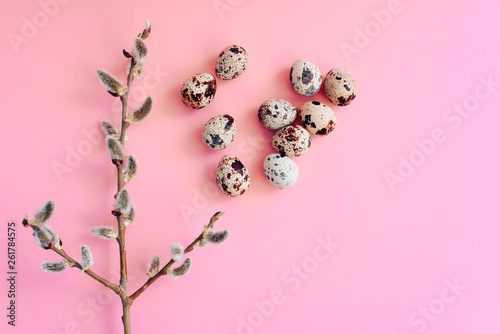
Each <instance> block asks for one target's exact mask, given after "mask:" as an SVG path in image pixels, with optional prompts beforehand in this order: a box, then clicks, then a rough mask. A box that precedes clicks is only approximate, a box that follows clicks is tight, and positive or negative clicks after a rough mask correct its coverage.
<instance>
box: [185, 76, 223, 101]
mask: <svg viewBox="0 0 500 334" xmlns="http://www.w3.org/2000/svg"><path fill="white" fill-rule="evenodd" d="M216 90H217V82H216V81H215V78H214V76H213V75H211V74H209V73H200V74H196V75H193V76H192V77H191V78H189V79H188V80H186V82H184V84H183V85H182V89H181V94H182V102H184V104H185V105H187V106H188V107H191V108H193V109H200V108H203V107H206V106H207V105H208V104H209V103H210V102H212V100H213V99H214V96H215V91H216Z"/></svg>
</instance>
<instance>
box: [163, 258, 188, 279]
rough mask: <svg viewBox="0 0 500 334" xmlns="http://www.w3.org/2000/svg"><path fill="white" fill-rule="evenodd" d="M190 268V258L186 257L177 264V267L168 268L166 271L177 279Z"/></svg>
mask: <svg viewBox="0 0 500 334" xmlns="http://www.w3.org/2000/svg"><path fill="white" fill-rule="evenodd" d="M190 268H191V258H190V257H188V258H187V259H186V260H184V263H183V264H181V265H180V266H178V267H177V268H174V269H171V268H169V270H168V273H169V274H170V277H172V278H173V279H178V278H180V277H182V276H184V275H186V274H187V273H188V272H189V269H190Z"/></svg>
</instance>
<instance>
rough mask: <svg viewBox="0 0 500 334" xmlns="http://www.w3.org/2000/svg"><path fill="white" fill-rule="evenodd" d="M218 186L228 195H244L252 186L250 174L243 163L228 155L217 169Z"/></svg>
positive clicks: (222, 159) (221, 160)
mask: <svg viewBox="0 0 500 334" xmlns="http://www.w3.org/2000/svg"><path fill="white" fill-rule="evenodd" d="M216 179H217V186H219V189H220V190H221V191H222V192H223V193H224V194H226V195H228V196H231V197H236V196H240V195H243V194H244V193H245V191H246V190H247V189H248V187H249V186H250V174H249V173H248V170H247V168H246V167H245V166H244V165H243V163H242V162H241V161H240V160H239V159H238V158H236V157H235V156H234V155H230V154H226V155H225V156H223V157H222V158H221V159H220V161H219V166H218V167H217V176H216Z"/></svg>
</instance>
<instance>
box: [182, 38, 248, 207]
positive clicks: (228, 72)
mask: <svg viewBox="0 0 500 334" xmlns="http://www.w3.org/2000/svg"><path fill="white" fill-rule="evenodd" d="M247 67H248V53H247V51H246V50H245V49H244V48H242V47H241V46H238V45H230V46H228V47H226V48H224V50H222V51H221V52H220V53H219V56H218V57H217V62H216V64H215V75H216V76H217V78H219V79H221V80H232V79H235V78H237V77H239V76H240V75H241V74H243V72H245V70H246V69H247ZM216 91H217V81H216V78H215V77H214V76H213V75H212V74H210V73H199V74H196V75H193V76H192V77H190V78H189V79H188V80H186V81H185V82H184V84H183V85H182V88H181V96H182V102H184V104H185V105H187V106H188V107H190V108H193V109H201V108H204V107H206V106H208V105H209V104H210V102H212V100H213V99H214V96H215V93H216ZM236 130H237V125H236V121H235V120H234V118H233V117H232V116H231V115H227V114H224V115H217V116H215V117H212V118H211V119H209V120H208V121H207V122H206V123H205V126H204V127H203V130H202V134H201V137H202V139H203V142H204V143H205V145H207V146H208V147H209V148H211V149H212V150H223V149H225V148H226V147H228V146H229V145H230V144H231V143H232V142H233V140H234V137H235V136H236ZM216 179H217V185H218V187H219V189H220V190H221V191H222V192H223V193H224V194H226V195H229V196H233V197H234V196H239V195H242V194H243V193H244V192H245V191H246V190H247V189H248V187H249V185H250V174H249V173H248V170H247V168H246V167H245V166H244V165H243V163H242V162H241V161H240V160H239V159H238V158H236V157H235V156H233V155H230V154H226V155H224V156H223V157H222V158H221V159H220V161H219V165H218V167H217V176H216Z"/></svg>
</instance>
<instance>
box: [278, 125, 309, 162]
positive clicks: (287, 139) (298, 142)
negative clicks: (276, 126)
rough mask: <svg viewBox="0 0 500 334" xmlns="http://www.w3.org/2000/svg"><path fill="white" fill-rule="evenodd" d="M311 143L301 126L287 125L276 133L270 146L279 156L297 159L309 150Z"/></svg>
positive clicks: (306, 132) (307, 133)
mask: <svg viewBox="0 0 500 334" xmlns="http://www.w3.org/2000/svg"><path fill="white" fill-rule="evenodd" d="M311 141H312V139H311V134H310V133H309V132H308V131H307V130H306V129H304V128H303V127H302V126H300V125H289V126H286V127H284V128H283V129H280V130H278V131H276V133H275V134H274V136H273V138H272V145H273V148H274V149H275V150H276V151H278V152H280V154H281V155H286V156H289V157H297V156H299V155H302V154H304V153H306V152H307V151H308V150H309V147H310V146H311Z"/></svg>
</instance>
